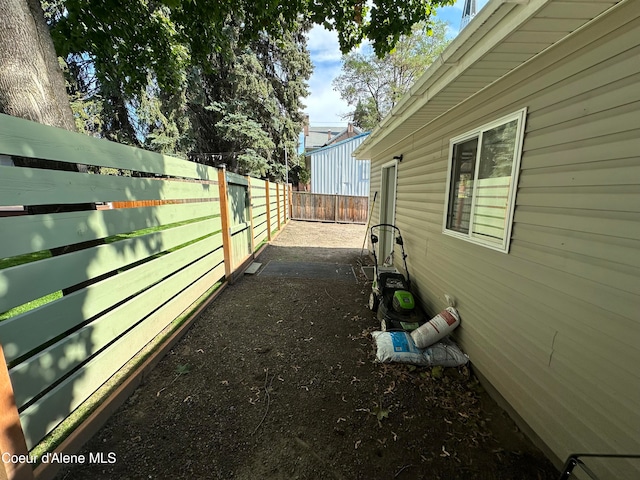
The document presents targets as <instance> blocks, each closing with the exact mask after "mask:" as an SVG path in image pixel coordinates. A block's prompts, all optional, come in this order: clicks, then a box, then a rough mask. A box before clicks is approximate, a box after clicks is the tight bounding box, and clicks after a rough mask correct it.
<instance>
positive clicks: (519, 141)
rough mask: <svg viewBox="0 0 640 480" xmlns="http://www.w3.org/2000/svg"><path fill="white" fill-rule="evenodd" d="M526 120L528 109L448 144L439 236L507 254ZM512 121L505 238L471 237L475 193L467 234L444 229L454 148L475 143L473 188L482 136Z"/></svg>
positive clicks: (472, 131)
mask: <svg viewBox="0 0 640 480" xmlns="http://www.w3.org/2000/svg"><path fill="white" fill-rule="evenodd" d="M526 117H527V108H526V107H525V108H523V109H522V110H518V111H517V112H514V113H511V114H509V115H505V116H504V117H501V118H499V119H497V120H494V121H492V122H489V123H485V124H484V125H481V126H479V127H478V128H476V129H474V130H471V131H468V132H465V133H463V134H462V135H458V136H457V137H454V138H452V139H451V140H450V141H449V156H448V157H447V162H448V166H447V185H446V191H445V197H444V213H443V221H442V233H443V234H445V235H449V236H452V237H455V238H459V239H461V240H465V241H467V242H471V243H474V244H476V245H482V246H483V247H487V248H490V249H493V250H497V251H499V252H502V253H509V246H510V244H511V230H512V228H513V215H514V211H515V204H516V192H517V190H518V178H519V176H520V161H521V158H522V145H523V142H524V131H525V121H526ZM513 120H517V121H518V124H517V127H516V138H515V149H514V158H513V163H512V165H511V182H510V187H509V194H508V200H507V202H508V203H507V211H506V215H505V232H504V238H503V239H502V243H501V244H500V243H497V242H492V241H489V240H487V239H485V238H483V237H481V236H477V235H475V234H474V233H473V225H474V224H473V220H474V207H475V202H476V192H477V189H474V193H473V198H472V200H471V214H470V217H469V232H468V233H462V232H457V231H455V230H450V229H448V228H447V214H448V213H449V209H450V205H449V201H450V198H449V195H450V190H451V175H452V173H453V151H454V147H455V145H457V144H459V143H463V142H465V141H468V140H471V139H473V138H477V139H478V149H477V152H476V160H475V162H476V163H475V169H474V170H475V173H474V185H477V183H478V173H479V170H480V169H479V168H478V163H479V161H480V154H481V150H482V135H483V132H486V131H488V130H491V129H494V128H496V127H498V126H500V125H503V124H505V123H509V122H512V121H513Z"/></svg>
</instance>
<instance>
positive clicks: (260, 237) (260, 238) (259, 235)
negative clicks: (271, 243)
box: [253, 225, 268, 245]
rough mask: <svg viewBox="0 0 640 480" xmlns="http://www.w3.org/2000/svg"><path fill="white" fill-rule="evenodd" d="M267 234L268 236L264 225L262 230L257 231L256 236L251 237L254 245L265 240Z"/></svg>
mask: <svg viewBox="0 0 640 480" xmlns="http://www.w3.org/2000/svg"><path fill="white" fill-rule="evenodd" d="M267 234H268V232H267V227H266V225H265V227H264V230H262V231H258V232H257V234H256V236H255V237H253V238H254V241H255V243H256V245H257V244H259V243H261V242H262V241H263V240H264V239H265V238H267Z"/></svg>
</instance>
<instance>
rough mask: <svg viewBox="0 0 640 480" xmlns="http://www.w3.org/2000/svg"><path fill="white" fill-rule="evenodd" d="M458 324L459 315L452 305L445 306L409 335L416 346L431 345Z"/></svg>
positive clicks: (424, 346)
mask: <svg viewBox="0 0 640 480" xmlns="http://www.w3.org/2000/svg"><path fill="white" fill-rule="evenodd" d="M458 325H460V316H459V315H458V312H457V311H456V309H455V308H453V307H447V308H446V309H445V310H443V311H442V312H440V313H439V314H438V315H436V316H435V317H433V318H432V319H431V320H429V321H428V322H427V323H425V324H424V325H421V326H420V327H418V328H416V329H415V330H414V331H413V332H411V337H413V341H414V343H415V344H416V347H418V348H426V347H428V346H429V345H433V344H434V343H436V342H437V341H438V340H440V339H441V338H444V337H446V336H447V335H449V334H450V333H451V332H453V330H454V329H455V328H456V327H457V326H458Z"/></svg>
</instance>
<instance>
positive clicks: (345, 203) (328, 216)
mask: <svg viewBox="0 0 640 480" xmlns="http://www.w3.org/2000/svg"><path fill="white" fill-rule="evenodd" d="M368 204H369V198H368V197H355V196H345V195H326V194H317V193H307V192H292V195H291V211H292V217H291V218H293V219H296V220H314V221H322V222H345V223H366V222H367V219H368V215H369V212H368Z"/></svg>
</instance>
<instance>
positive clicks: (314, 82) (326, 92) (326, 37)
mask: <svg viewBox="0 0 640 480" xmlns="http://www.w3.org/2000/svg"><path fill="white" fill-rule="evenodd" d="M487 1H488V0H476V5H477V9H478V11H479V10H480V9H481V8H482V7H483V6H484V5H485V4H486V3H487ZM463 5H464V0H456V3H455V4H454V5H452V6H450V7H443V8H439V9H438V10H437V15H436V18H437V19H439V20H442V21H444V22H445V23H447V24H448V26H449V36H450V38H452V39H453V38H455V36H456V35H457V34H458V31H459V29H460V22H461V20H462V7H463ZM307 47H308V48H309V51H310V52H311V61H312V63H313V67H314V68H313V74H312V75H311V78H310V79H309V87H310V91H311V95H309V96H308V97H307V98H305V99H304V100H303V103H304V104H305V105H306V106H307V108H306V109H305V113H307V114H309V123H310V124H311V125H313V126H329V127H332V126H335V127H337V128H339V127H346V124H347V121H346V120H342V119H341V115H343V114H345V113H347V112H349V111H350V110H352V108H353V107H350V106H349V105H347V103H346V102H345V101H343V100H342V99H341V98H340V95H339V94H338V92H336V91H334V90H333V87H332V86H331V82H332V81H333V79H334V78H336V77H337V76H338V75H339V74H340V65H341V63H340V57H341V54H340V48H339V46H338V36H337V34H336V33H335V32H330V31H328V30H326V29H325V28H324V27H321V26H315V27H313V29H312V30H311V31H310V32H309V41H308V45H307Z"/></svg>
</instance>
